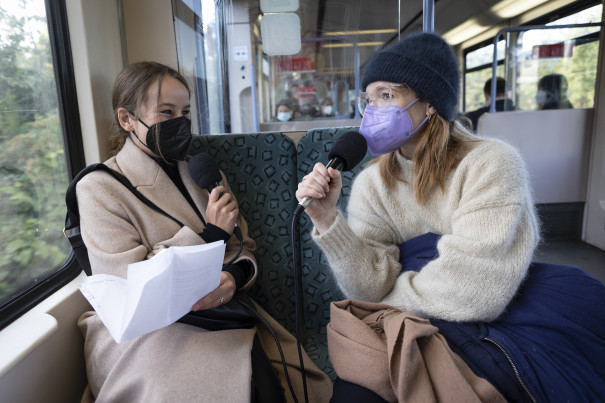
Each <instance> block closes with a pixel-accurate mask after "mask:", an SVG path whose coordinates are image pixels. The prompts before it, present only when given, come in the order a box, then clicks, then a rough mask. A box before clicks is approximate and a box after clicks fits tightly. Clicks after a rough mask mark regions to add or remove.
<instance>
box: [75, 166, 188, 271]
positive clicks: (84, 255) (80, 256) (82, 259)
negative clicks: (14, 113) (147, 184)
mask: <svg viewBox="0 0 605 403" xmlns="http://www.w3.org/2000/svg"><path fill="white" fill-rule="evenodd" d="M93 171H105V172H107V173H108V174H110V175H111V176H113V177H114V178H115V179H117V180H118V181H119V182H120V183H121V184H123V185H124V187H126V188H127V189H128V190H130V191H131V192H132V194H134V195H135V196H136V197H137V198H138V199H139V200H141V201H142V202H143V203H145V204H146V205H147V206H149V207H150V208H152V209H153V210H155V211H157V212H158V213H160V214H162V215H163V216H165V217H168V218H170V219H171V220H172V221H174V222H175V223H177V224H178V225H180V226H181V227H182V226H184V224H183V223H182V222H180V221H179V220H177V219H176V218H174V217H173V216H171V215H170V214H168V213H166V212H165V211H164V210H162V209H161V208H159V207H158V206H157V205H156V204H154V203H153V202H152V201H151V200H149V199H148V198H147V197H145V196H143V194H141V192H139V191H138V190H137V189H136V188H135V187H134V186H133V185H132V183H130V181H129V180H128V178H127V177H125V176H124V175H122V174H121V173H119V172H116V171H114V170H113V169H111V168H109V167H108V166H107V165H105V164H102V163H98V164H92V165H89V166H87V167H86V168H84V169H83V170H82V171H80V172H79V173H78V175H76V177H75V178H74V179H73V180H72V181H71V183H70V184H69V186H68V188H67V192H66V193H65V204H66V205H67V214H66V216H65V228H64V229H63V234H64V235H65V237H66V238H67V239H68V240H69V243H70V244H71V246H72V249H73V251H74V254H75V255H76V259H77V260H78V263H80V266H82V269H83V270H84V272H85V273H86V274H87V275H88V276H90V275H91V274H92V272H91V269H90V261H89V260H88V251H87V249H86V245H85V244H84V241H82V234H81V233H80V212H79V210H78V199H77V197H76V186H77V185H78V182H79V181H80V179H82V178H83V177H84V176H86V175H88V174H89V173H91V172H93Z"/></svg>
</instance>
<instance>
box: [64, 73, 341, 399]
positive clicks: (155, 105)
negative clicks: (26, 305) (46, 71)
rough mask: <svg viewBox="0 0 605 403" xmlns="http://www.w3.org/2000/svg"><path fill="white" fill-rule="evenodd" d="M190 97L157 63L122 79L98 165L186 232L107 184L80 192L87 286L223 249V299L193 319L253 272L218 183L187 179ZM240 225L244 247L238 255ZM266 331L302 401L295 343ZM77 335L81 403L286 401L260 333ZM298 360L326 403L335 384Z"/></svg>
mask: <svg viewBox="0 0 605 403" xmlns="http://www.w3.org/2000/svg"><path fill="white" fill-rule="evenodd" d="M190 95H191V93H190V91H189V87H188V84H187V82H186V80H185V79H184V78H183V76H182V75H181V74H179V73H178V72H177V71H175V70H173V69H172V68H170V67H167V66H164V65H161V64H159V63H153V62H141V63H135V64H132V65H130V66H128V67H126V68H125V69H124V70H123V71H122V72H121V73H120V74H119V76H118V77H117V79H116V82H115V85H114V89H113V95H112V103H113V110H114V116H115V124H116V127H117V129H118V132H117V134H116V136H115V138H114V142H113V146H114V147H113V148H114V151H115V152H116V154H115V156H114V157H112V158H110V159H109V160H107V161H106V162H105V164H106V165H107V166H108V167H110V168H111V169H113V170H116V171H118V172H119V173H122V174H123V175H125V176H126V177H127V178H128V179H129V180H130V182H131V183H132V185H133V186H134V187H135V188H137V189H138V190H139V191H140V192H141V193H143V194H144V196H146V197H147V198H148V199H149V200H151V201H152V202H153V203H155V204H156V205H157V206H158V207H160V208H161V209H162V210H164V211H165V212H166V213H168V214H169V215H171V216H173V217H175V218H177V219H178V220H179V221H181V222H182V223H183V225H182V226H180V225H178V224H177V223H175V222H174V221H172V220H170V219H169V218H167V217H164V216H163V215H161V214H159V213H157V212H156V211H155V210H153V209H151V208H149V207H148V206H147V205H146V204H144V203H143V202H142V201H140V200H139V199H138V198H137V197H136V196H135V195H134V194H133V193H131V192H129V191H128V190H126V189H125V188H124V185H122V184H121V183H120V182H118V181H117V180H116V179H114V178H113V177H112V176H110V175H108V174H107V173H105V172H101V171H95V172H92V173H90V174H88V175H86V176H85V177H84V178H82V180H81V181H80V182H79V183H78V186H77V188H76V189H77V198H78V205H79V206H80V219H81V221H80V222H81V231H82V239H83V240H84V242H85V244H86V245H87V247H88V256H89V258H90V264H91V269H92V273H93V274H100V273H107V274H112V275H116V276H119V277H122V278H126V275H127V271H128V265H129V264H131V263H136V262H140V261H143V260H147V259H151V258H153V257H154V256H155V255H156V254H158V253H159V252H161V251H162V250H163V249H165V248H169V247H171V246H189V245H200V244H203V243H210V242H214V241H221V240H222V241H224V242H225V243H226V252H225V257H224V259H225V260H224V262H230V261H231V260H233V259H235V260H234V261H233V263H231V264H225V265H224V266H223V271H222V273H221V277H220V283H219V285H218V287H217V288H216V289H215V290H214V291H212V292H210V293H209V294H208V295H206V296H205V297H203V298H201V299H200V300H199V301H197V302H196V303H195V304H194V306H193V307H192V310H193V311H200V310H205V309H211V308H215V307H217V306H219V305H222V304H225V303H227V302H228V301H229V300H230V299H231V298H232V297H233V295H234V293H235V291H236V290H242V291H243V290H246V289H248V288H249V287H250V286H252V284H253V283H254V281H255V279H256V277H257V274H258V272H257V264H256V260H255V258H254V253H253V252H254V248H255V244H254V241H253V240H252V239H251V238H250V237H249V236H248V227H247V224H246V222H245V221H244V220H243V218H242V217H241V216H240V215H239V214H238V213H239V210H238V206H237V201H236V200H235V197H234V195H233V194H232V193H231V192H230V190H229V186H228V184H227V183H226V180H225V179H224V176H223V180H222V181H221V184H220V185H219V186H217V187H215V188H214V189H213V190H212V191H211V192H210V193H209V192H208V191H207V190H205V189H201V188H200V187H199V186H198V185H197V184H196V183H195V182H194V180H193V179H192V178H191V175H190V174H189V170H188V164H187V162H186V161H185V160H186V155H187V152H188V150H189V145H190V144H191V140H192V134H191V121H190V101H189V99H190ZM223 193H224V194H223ZM236 223H237V225H238V226H239V229H240V230H241V234H242V238H243V240H242V242H243V249H242V251H241V254H239V252H238V250H239V249H240V241H239V240H238V239H237V236H236V235H235V234H234V227H235V225H236ZM258 311H259V313H261V315H262V316H264V317H265V319H269V320H271V318H270V317H269V316H268V314H267V313H266V312H264V311H263V310H262V309H260V308H258ZM271 322H272V323H273V330H274V331H275V332H276V333H277V335H278V337H279V338H280V340H281V341H282V343H281V345H282V348H283V349H284V354H285V357H286V361H287V363H288V365H289V369H290V379H291V380H292V382H293V383H294V387H295V391H296V392H298V394H299V396H302V389H301V384H302V380H301V376H300V371H297V370H296V367H297V366H298V367H299V365H298V364H297V363H298V354H297V349H296V343H295V340H294V338H293V337H292V336H291V335H290V334H289V333H288V332H287V331H286V329H284V328H283V327H281V326H279V325H278V324H277V322H275V321H274V320H271ZM78 325H79V327H80V330H81V332H82V334H83V335H84V339H85V340H84V356H85V359H86V370H87V375H88V382H89V384H88V388H87V389H86V391H85V394H84V396H83V398H82V401H83V402H86V401H92V400H94V399H98V401H103V402H107V401H112V402H113V401H121V402H150V401H155V402H167V401H178V402H194V401H208V402H217V401H226V402H247V401H250V400H252V401H258V402H265V401H270V402H273V401H276V402H282V401H285V396H284V394H283V391H284V390H287V389H288V385H287V382H285V377H284V376H283V368H282V367H281V360H280V352H279V351H278V349H277V346H276V344H275V342H274V340H273V338H272V337H271V335H270V334H269V332H268V330H267V329H265V328H264V327H262V326H260V327H259V328H258V329H255V328H252V329H234V330H221V331H208V330H206V329H203V328H200V327H194V326H190V325H187V324H184V323H173V324H172V325H170V326H167V327H165V328H163V329H159V330H157V331H154V332H151V333H149V334H146V335H143V336H140V337H137V338H135V339H132V340H129V341H125V342H122V343H120V344H117V343H116V342H115V341H114V339H113V338H112V336H111V335H110V333H109V331H108V330H107V328H106V327H105V326H104V324H103V322H102V321H101V319H100V318H99V316H98V315H97V314H96V313H95V312H94V311H90V312H86V313H84V314H83V315H82V316H81V317H80V319H79V321H78ZM258 335H260V336H258ZM267 355H268V356H269V357H270V359H271V360H272V361H273V362H274V363H275V367H273V366H272V364H271V362H270V361H269V358H268V357H267ZM305 360H306V362H305V364H304V365H305V370H306V371H307V378H306V379H307V382H308V384H309V393H310V394H312V395H313V398H314V399H317V400H318V401H325V400H326V399H328V398H329V394H330V391H331V383H330V380H329V378H328V377H327V375H325V374H323V372H321V371H320V370H319V369H317V367H316V366H315V365H314V364H313V363H312V361H310V360H309V359H308V357H306V356H305ZM278 363H279V364H278ZM275 370H277V371H275ZM276 372H278V373H279V378H278V374H276Z"/></svg>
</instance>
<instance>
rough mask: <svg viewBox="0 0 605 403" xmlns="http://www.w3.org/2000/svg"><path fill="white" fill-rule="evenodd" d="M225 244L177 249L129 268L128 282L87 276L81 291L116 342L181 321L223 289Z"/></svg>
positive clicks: (107, 277)
mask: <svg viewBox="0 0 605 403" xmlns="http://www.w3.org/2000/svg"><path fill="white" fill-rule="evenodd" d="M224 256H225V243H224V242H223V241H218V242H213V243H210V244H204V245H196V246H173V247H170V248H167V249H163V250H161V251H160V252H159V253H158V254H157V255H155V256H154V257H153V258H151V259H149V260H144V261H142V262H138V263H134V264H129V265H128V275H127V279H123V278H120V277H116V276H112V275H109V274H96V275H94V276H90V277H87V278H86V280H85V281H84V282H83V283H82V284H80V286H79V287H80V291H81V292H82V294H83V295H84V297H86V299H87V300H88V302H90V304H91V305H92V307H93V308H94V310H95V311H96V312H97V314H98V315H99V317H100V318H101V320H102V321H103V323H104V324H105V326H106V327H107V329H108V330H109V332H110V333H111V335H112V337H113V338H114V339H115V341H116V342H118V343H121V342H123V341H126V340H130V339H132V338H135V337H138V336H141V335H144V334H147V333H149V332H152V331H154V330H157V329H160V328H162V327H165V326H168V325H170V324H172V323H174V322H176V321H177V320H178V319H179V318H180V317H182V316H183V315H185V314H186V313H187V312H189V311H190V310H191V307H192V306H193V304H194V303H195V302H196V301H198V300H199V299H200V298H202V297H204V296H205V295H206V294H208V293H209V292H211V291H212V290H214V289H215V288H216V287H218V285H219V281H220V276H221V268H222V265H223V258H224Z"/></svg>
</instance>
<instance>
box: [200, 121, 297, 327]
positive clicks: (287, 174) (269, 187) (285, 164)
mask: <svg viewBox="0 0 605 403" xmlns="http://www.w3.org/2000/svg"><path fill="white" fill-rule="evenodd" d="M199 152H207V153H208V154H210V155H211V156H212V157H213V158H214V159H215V160H216V162H217V163H218V165H219V167H220V169H221V170H222V171H223V173H224V174H225V176H226V177H227V181H228V182H229V186H231V190H232V191H233V193H234V194H235V197H236V198H237V201H238V204H239V209H240V213H241V214H242V216H243V217H244V219H245V220H246V222H247V223H248V233H249V236H250V237H251V238H252V239H254V241H255V242H256V251H255V256H256V259H257V262H258V266H259V275H258V278H257V280H256V283H255V284H254V286H253V287H252V288H251V290H250V295H251V296H252V298H254V300H255V301H256V302H257V303H259V304H260V305H261V306H262V307H263V309H265V310H266V311H267V312H268V313H269V314H271V316H273V317H274V318H275V319H276V320H277V321H278V322H280V323H281V324H282V325H283V326H284V327H285V328H286V329H287V330H288V331H290V332H291V333H292V334H295V333H294V330H295V315H294V313H295V306H294V277H293V269H292V266H293V263H292V247H291V240H290V232H291V230H290V227H291V222H292V213H293V212H294V209H295V208H296V205H297V204H298V202H297V200H296V196H295V192H296V188H297V186H298V182H297V178H296V148H295V146H294V143H293V142H292V140H291V139H290V138H289V137H287V136H285V135H283V134H281V133H255V134H224V135H212V136H207V135H196V136H194V139H193V141H192V144H191V148H190V154H192V155H194V154H197V153H199ZM296 253H298V250H297V251H296ZM297 259H299V256H298V255H297Z"/></svg>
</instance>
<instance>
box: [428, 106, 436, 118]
mask: <svg viewBox="0 0 605 403" xmlns="http://www.w3.org/2000/svg"><path fill="white" fill-rule="evenodd" d="M435 113H437V109H435V108H433V107H432V106H431V105H429V104H426V116H433V115H434V114H435Z"/></svg>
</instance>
